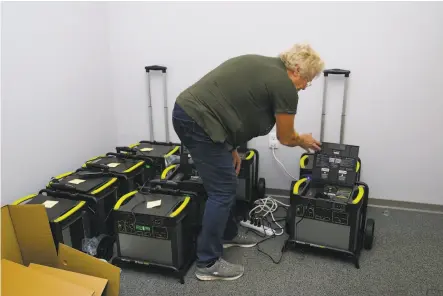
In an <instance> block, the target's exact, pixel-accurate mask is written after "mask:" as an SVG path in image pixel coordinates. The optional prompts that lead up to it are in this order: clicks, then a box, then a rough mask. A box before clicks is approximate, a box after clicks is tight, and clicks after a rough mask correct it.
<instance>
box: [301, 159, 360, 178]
mask: <svg viewBox="0 0 443 296" xmlns="http://www.w3.org/2000/svg"><path fill="white" fill-rule="evenodd" d="M313 166H314V153H303V154H302V155H301V156H300V161H299V176H300V179H301V178H309V177H311V176H312V168H313ZM355 170H356V172H357V181H360V175H361V159H360V158H358V159H357V164H356V165H355Z"/></svg>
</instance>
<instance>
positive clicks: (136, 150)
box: [116, 141, 180, 180]
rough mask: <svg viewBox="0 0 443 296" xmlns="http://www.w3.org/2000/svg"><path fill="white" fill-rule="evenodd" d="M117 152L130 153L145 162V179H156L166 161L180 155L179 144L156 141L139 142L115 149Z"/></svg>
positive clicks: (164, 166)
mask: <svg viewBox="0 0 443 296" xmlns="http://www.w3.org/2000/svg"><path fill="white" fill-rule="evenodd" d="M116 150H117V152H118V153H119V152H122V153H131V154H133V155H135V156H136V157H137V158H139V159H142V160H146V164H147V165H146V166H145V174H146V176H147V179H149V180H151V179H154V178H158V177H159V176H160V174H161V172H162V171H163V170H164V169H165V168H166V167H167V163H166V159H167V158H168V157H170V156H173V155H176V156H179V154H180V144H176V143H170V142H169V143H164V142H156V141H140V142H139V143H135V144H132V145H129V146H128V147H117V148H116Z"/></svg>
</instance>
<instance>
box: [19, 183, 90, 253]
mask: <svg viewBox="0 0 443 296" xmlns="http://www.w3.org/2000/svg"><path fill="white" fill-rule="evenodd" d="M64 197H65V195H64V194H63V193H60V192H55V191H51V190H45V189H44V190H41V191H40V192H39V193H36V194H31V195H28V196H25V197H22V198H20V199H18V200H16V201H14V202H13V203H12V205H37V204H40V205H44V206H45V208H46V213H47V215H48V220H49V225H50V228H51V232H52V237H53V239H54V244H55V247H56V249H58V245H59V243H62V244H65V245H68V246H70V247H72V248H74V249H77V250H80V251H81V250H82V241H83V238H84V237H85V231H84V227H85V226H89V225H84V223H85V221H83V219H82V218H83V216H84V213H85V212H87V211H88V209H87V206H86V202H85V201H78V200H69V199H66V198H64Z"/></svg>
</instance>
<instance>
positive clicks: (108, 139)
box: [1, 2, 117, 204]
mask: <svg viewBox="0 0 443 296" xmlns="http://www.w3.org/2000/svg"><path fill="white" fill-rule="evenodd" d="M2 4H3V11H2V13H3V14H2V40H1V41H2V42H1V43H2V44H1V46H2V48H1V54H2V75H1V79H2V81H1V84H2V93H1V96H2V109H1V111H2V116H1V120H2V124H1V127H2V133H1V140H2V151H1V152H2V155H1V156H2V161H1V168H2V188H1V190H2V204H6V203H8V202H11V201H13V200H15V199H17V198H19V197H22V196H24V195H27V194H30V193H34V192H36V191H38V190H40V189H42V188H44V186H45V185H46V184H47V182H48V180H49V179H50V178H51V177H52V176H55V175H58V174H60V173H63V172H66V171H70V170H75V169H77V168H79V167H80V166H81V165H82V164H83V163H84V161H85V160H87V159H89V158H90V157H93V156H96V155H99V154H102V153H106V152H108V151H111V150H113V149H114V147H115V142H116V139H117V137H116V136H117V132H116V123H115V120H114V105H113V101H112V96H111V95H110V94H111V89H110V85H109V43H108V26H107V25H108V24H107V22H108V20H107V10H106V3H100V2H4V3H2Z"/></svg>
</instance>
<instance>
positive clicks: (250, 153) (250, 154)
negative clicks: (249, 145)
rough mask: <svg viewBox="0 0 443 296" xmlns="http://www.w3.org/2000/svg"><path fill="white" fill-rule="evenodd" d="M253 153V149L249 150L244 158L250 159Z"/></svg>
mask: <svg viewBox="0 0 443 296" xmlns="http://www.w3.org/2000/svg"><path fill="white" fill-rule="evenodd" d="M254 155H255V152H254V151H253V150H249V152H248V156H246V158H245V160H250V159H251V158H253V157H254Z"/></svg>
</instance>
